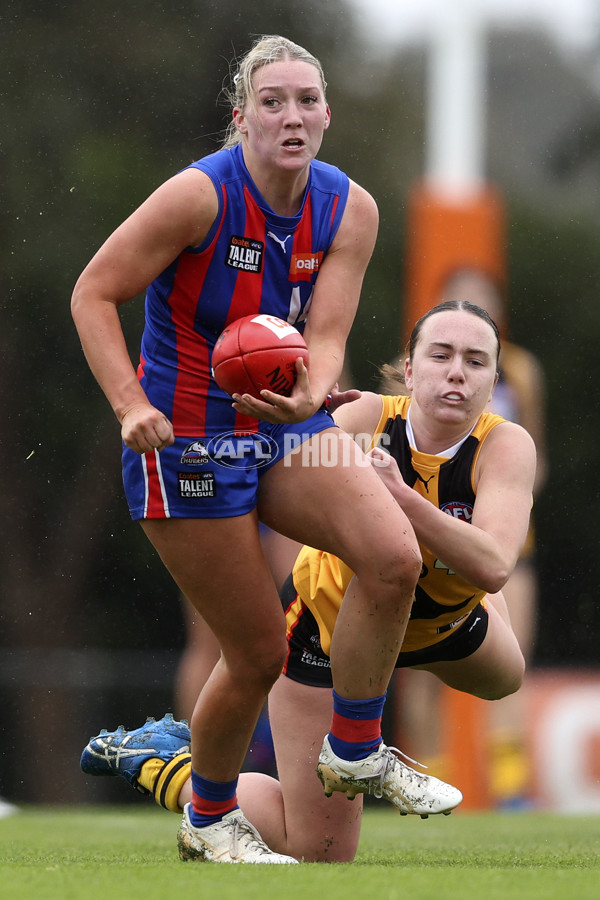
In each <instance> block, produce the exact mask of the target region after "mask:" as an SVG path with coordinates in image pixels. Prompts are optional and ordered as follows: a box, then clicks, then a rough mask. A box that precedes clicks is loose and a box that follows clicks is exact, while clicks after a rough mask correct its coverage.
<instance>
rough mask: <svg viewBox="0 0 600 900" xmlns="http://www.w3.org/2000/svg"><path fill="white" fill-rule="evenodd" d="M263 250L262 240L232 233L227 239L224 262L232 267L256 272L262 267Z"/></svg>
mask: <svg viewBox="0 0 600 900" xmlns="http://www.w3.org/2000/svg"><path fill="white" fill-rule="evenodd" d="M264 250H265V245H264V244H263V242H262V241H255V240H254V239H253V238H247V237H240V236H239V235H237V234H234V235H232V236H231V238H230V240H229V248H228V250H227V257H226V259H225V262H226V264H227V265H228V266H231V268H232V269H241V270H242V271H243V272H257V273H258V272H260V270H261V269H262V261H263V254H264Z"/></svg>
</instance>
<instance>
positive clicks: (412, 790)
mask: <svg viewBox="0 0 600 900" xmlns="http://www.w3.org/2000/svg"><path fill="white" fill-rule="evenodd" d="M398 753H401V751H400V750H397V749H396V747H386V746H385V744H381V745H380V746H379V749H378V750H376V751H375V752H374V753H371V754H370V755H369V756H367V757H366V758H365V759H358V760H356V761H354V762H353V761H349V760H345V759H340V757H339V756H336V755H335V753H334V752H333V750H332V749H331V745H330V743H329V740H328V738H327V737H325V740H324V741H323V748H322V750H321V753H320V755H319V762H318V764H317V775H318V776H319V778H320V779H321V782H322V784H323V787H324V789H325V795H326V796H327V797H331V795H332V793H333V791H342V792H343V793H345V794H346V796H347V797H348V799H349V800H354V798H355V797H356V795H357V794H372V795H373V796H374V797H379V798H381V797H383V798H385V799H386V800H389V801H390V803H392V804H393V805H394V806H395V807H396V809H397V810H398V811H399V812H400V814H401V815H403V816H407V815H412V816H421V818H422V819H426V818H427V816H434V815H438V814H439V813H443V814H444V815H445V816H447V815H449V814H450V812H451V811H452V810H453V809H454V807H455V806H458V804H459V803H460V802H461V800H462V794H461V792H460V791H459V790H458V789H457V788H455V787H452V785H450V784H446V783H445V782H444V781H440V779H439V778H434V777H433V776H432V775H422V774H421V773H420V772H417V771H415V769H411V768H410V766H407V765H406V763H403V762H402V761H401V760H400V759H398V756H397V755H396V754H398Z"/></svg>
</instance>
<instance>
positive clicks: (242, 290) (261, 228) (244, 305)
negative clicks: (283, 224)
mask: <svg viewBox="0 0 600 900" xmlns="http://www.w3.org/2000/svg"><path fill="white" fill-rule="evenodd" d="M244 199H245V201H246V224H245V226H244V237H246V238H250V239H251V240H255V241H260V243H261V244H262V245H263V248H264V244H265V241H266V235H265V222H266V219H265V216H264V213H262V212H261V211H260V209H259V208H258V206H257V205H256V203H255V202H254V200H253V198H252V194H251V193H250V191H249V190H248V188H247V187H246V186H245V185H244ZM263 253H264V249H263ZM263 272H264V264H263V266H262V267H261V271H260V274H257V273H256V272H244V271H243V269H240V270H239V271H238V273H237V278H236V280H235V288H234V290H233V295H232V297H231V304H230V306H229V312H228V314H227V322H226V324H227V325H229V323H230V322H234V321H235V320H236V319H241V318H242V316H252V315H254V313H259V312H260V304H261V300H262V288H263Z"/></svg>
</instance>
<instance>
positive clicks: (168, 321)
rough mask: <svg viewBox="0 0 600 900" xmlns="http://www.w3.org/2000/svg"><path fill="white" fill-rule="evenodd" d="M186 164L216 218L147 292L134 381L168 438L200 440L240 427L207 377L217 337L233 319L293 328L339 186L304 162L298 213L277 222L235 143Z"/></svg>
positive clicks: (323, 166) (306, 299)
mask: <svg viewBox="0 0 600 900" xmlns="http://www.w3.org/2000/svg"><path fill="white" fill-rule="evenodd" d="M192 167H193V168H197V169H200V170H201V171H203V172H205V173H206V174H207V175H208V176H209V177H210V178H211V180H212V182H213V184H214V186H215V189H216V191H217V195H218V199H219V212H218V215H217V217H216V219H215V222H214V223H213V226H212V228H211V230H210V232H209V234H208V235H207V237H206V239H205V240H204V242H203V243H202V244H201V245H200V246H199V247H194V248H187V249H186V250H185V251H184V252H183V253H181V254H180V255H179V256H178V257H177V259H176V260H175V261H174V262H173V263H172V264H171V265H170V266H168V267H167V268H166V269H165V270H164V272H162V273H161V275H159V276H158V278H156V279H155V281H153V282H152V284H151V285H150V287H149V288H148V291H147V294H146V322H145V328H144V333H143V336H142V347H141V356H140V366H139V369H138V377H139V378H140V382H141V385H142V387H143V388H144V390H145V392H146V394H147V396H148V399H149V400H150V402H151V403H152V404H153V405H154V406H156V407H157V408H158V409H160V410H162V412H164V413H165V415H166V416H167V417H168V418H169V419H170V420H171V422H172V423H173V428H174V431H175V434H176V435H207V436H210V435H214V434H218V433H220V432H223V431H224V430H226V429H232V430H236V429H239V428H242V427H247V423H248V419H245V418H244V417H240V416H238V415H237V414H236V412H235V410H234V409H232V406H231V398H230V397H229V396H228V395H227V394H225V393H224V392H223V391H222V390H221V389H220V388H219V387H218V385H217V384H216V383H215V381H214V379H213V378H212V375H211V358H212V351H213V348H214V345H215V342H216V339H217V337H218V336H219V334H220V333H221V331H222V330H223V328H224V327H225V326H226V325H227V324H229V323H230V322H232V321H233V320H235V319H238V318H240V317H241V316H246V315H251V314H254V313H268V314H269V315H274V316H278V317H279V318H281V319H284V320H285V321H287V322H290V323H291V324H293V325H295V326H296V327H297V328H298V329H299V330H300V331H302V330H303V328H304V322H305V320H306V316H307V314H308V311H309V307H310V301H311V296H312V291H313V286H314V283H315V280H316V278H317V275H318V271H319V266H320V264H321V262H322V260H323V258H324V256H325V255H326V254H327V252H328V250H329V248H330V246H331V243H332V241H333V239H334V237H335V235H336V233H337V230H338V228H339V225H340V222H341V220H342V216H343V214H344V209H345V206H346V200H347V197H348V190H349V180H348V177H347V176H346V175H345V174H344V173H343V172H341V171H340V170H339V169H337V168H336V167H335V166H331V165H329V164H327V163H322V162H319V161H317V160H313V162H312V163H311V166H310V174H309V179H308V184H307V188H306V192H305V196H304V201H303V203H302V207H301V209H300V211H299V212H298V214H297V215H295V216H291V217H285V216H278V215H276V214H275V213H274V212H273V210H272V209H271V208H270V207H269V206H268V205H267V203H266V202H265V200H264V199H263V197H262V196H261V195H260V194H259V192H258V191H257V189H256V186H255V185H254V183H253V181H252V179H251V177H250V175H249V173H248V170H247V169H246V166H245V163H244V159H243V155H242V148H241V145H236V146H235V147H233V148H232V149H227V150H220V151H218V152H216V153H213V154H211V155H210V156H207V157H204V158H203V159H201V160H198V161H197V162H195V163H193V164H192ZM243 418H244V421H242V419H243Z"/></svg>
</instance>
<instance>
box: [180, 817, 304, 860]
mask: <svg viewBox="0 0 600 900" xmlns="http://www.w3.org/2000/svg"><path fill="white" fill-rule="evenodd" d="M189 809H190V804H189V803H186V805H185V807H184V810H183V820H182V822H181V826H180V828H179V833H178V835H177V844H178V846H179V858H180V859H182V860H184V861H187V860H192V859H193V860H197V861H199V862H218V863H271V864H276V865H282V864H285V865H289V864H290V863H297V862H298V860H297V859H294V858H293V857H291V856H283V854H281V853H274V852H273V850H270V849H269V847H267V845H266V844H265V842H264V841H263V839H262V838H261V836H260V834H259V833H258V831H257V830H256V828H254V826H253V825H251V824H250V822H249V821H248V819H246V818H245V816H244V815H243V813H242V811H241V810H240V809H234V810H232V811H231V812H229V813H227V815H225V816H223V818H222V819H221V820H220V821H219V822H215V824H214V825H207V826H206V827H205V828H195V827H194V826H193V825H192V823H191V822H190V816H189Z"/></svg>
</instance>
